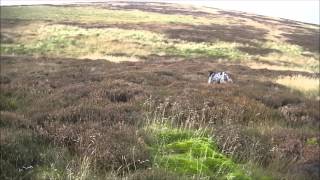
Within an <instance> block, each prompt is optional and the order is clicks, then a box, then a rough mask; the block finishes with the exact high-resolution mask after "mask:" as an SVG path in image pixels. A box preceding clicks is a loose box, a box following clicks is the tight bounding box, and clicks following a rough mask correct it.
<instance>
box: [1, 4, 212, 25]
mask: <svg viewBox="0 0 320 180" xmlns="http://www.w3.org/2000/svg"><path fill="white" fill-rule="evenodd" d="M1 18H3V19H23V20H52V21H68V22H70V21H74V22H86V23H114V22H117V23H137V22H139V23H161V24H172V23H183V24H192V25H197V24H210V22H212V21H210V20H209V19H207V18H203V17H197V18H196V17H193V16H191V15H189V16H188V15H168V14H160V13H152V12H144V11H139V10H128V11H126V10H108V9H104V8H97V7H55V6H13V7H1Z"/></svg>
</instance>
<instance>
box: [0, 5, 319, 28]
mask: <svg viewBox="0 0 320 180" xmlns="http://www.w3.org/2000/svg"><path fill="white" fill-rule="evenodd" d="M89 1H91V2H97V1H108V0H51V1H50V0H1V5H2V6H3V5H24V4H62V3H71V2H89ZM134 1H139V0H134ZM143 1H157V2H159V1H164V2H173V3H188V4H193V5H204V6H210V7H216V8H220V9H225V10H237V11H244V12H251V13H255V14H260V15H267V16H273V17H281V18H286V19H292V20H297V21H302V22H308V23H313V24H320V19H319V6H320V4H319V0H224V1H222V0H194V1H189V0H172V1H170V0H143Z"/></svg>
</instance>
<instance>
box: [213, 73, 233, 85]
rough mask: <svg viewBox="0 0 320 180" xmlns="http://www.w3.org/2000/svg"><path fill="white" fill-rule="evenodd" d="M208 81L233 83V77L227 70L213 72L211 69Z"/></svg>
mask: <svg viewBox="0 0 320 180" xmlns="http://www.w3.org/2000/svg"><path fill="white" fill-rule="evenodd" d="M208 83H209V84H211V83H218V84H220V83H232V79H231V78H230V76H229V75H228V74H227V73H226V72H212V71H209V79H208Z"/></svg>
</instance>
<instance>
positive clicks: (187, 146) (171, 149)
mask: <svg viewBox="0 0 320 180" xmlns="http://www.w3.org/2000/svg"><path fill="white" fill-rule="evenodd" d="M151 131H152V135H153V136H154V137H153V138H154V139H155V141H153V143H152V144H151V147H152V150H153V155H154V164H155V166H157V167H160V168H165V169H167V170H171V171H174V172H176V173H181V174H184V175H185V174H187V175H191V176H192V175H197V176H199V175H200V176H203V177H210V178H216V179H251V178H250V177H249V176H247V175H245V174H244V172H243V171H242V170H241V169H240V167H239V166H238V165H237V164H236V163H234V162H233V161H232V160H231V159H230V158H228V157H226V156H225V155H223V154H222V153H220V152H219V151H218V148H217V145H216V144H215V142H214V141H213V140H212V139H211V138H210V137H209V136H207V135H204V134H197V133H195V132H192V131H187V130H183V129H175V128H168V127H158V128H154V127H152V128H151Z"/></svg>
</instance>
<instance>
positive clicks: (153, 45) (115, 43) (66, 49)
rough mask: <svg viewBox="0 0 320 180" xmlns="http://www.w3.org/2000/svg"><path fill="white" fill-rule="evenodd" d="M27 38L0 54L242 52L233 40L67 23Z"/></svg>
mask: <svg viewBox="0 0 320 180" xmlns="http://www.w3.org/2000/svg"><path fill="white" fill-rule="evenodd" d="M36 34H37V35H36V36H35V37H34V38H33V39H32V40H31V41H29V39H28V40H26V39H23V38H21V39H17V40H16V41H15V42H14V43H9V44H3V45H2V46H1V53H2V54H18V55H32V56H51V57H73V58H83V57H86V58H93V59H98V58H100V59H108V57H109V56H110V55H111V56H112V55H114V54H122V55H125V56H129V57H130V56H137V57H141V56H142V57H146V56H148V55H151V54H166V55H172V56H182V57H186V58H195V57H215V58H226V59H231V60H240V59H242V58H245V57H246V54H244V53H242V52H241V51H239V50H237V49H236V47H237V46H238V44H237V43H227V42H216V43H194V42H187V41H182V40H177V39H169V38H167V37H166V36H165V35H163V34H159V33H154V32H150V31H144V30H125V29H119V28H105V29H96V28H92V29H85V28H80V27H73V26H67V25H47V26H41V27H40V28H39V29H38V30H36Z"/></svg>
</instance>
